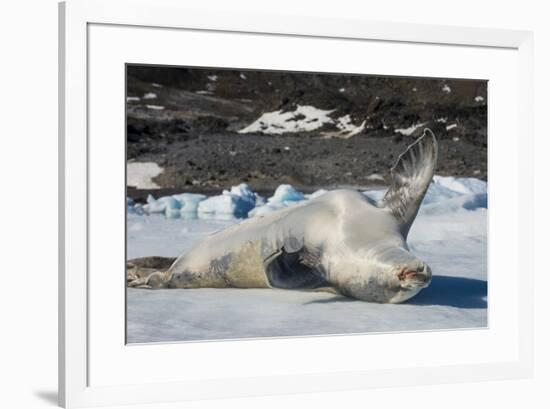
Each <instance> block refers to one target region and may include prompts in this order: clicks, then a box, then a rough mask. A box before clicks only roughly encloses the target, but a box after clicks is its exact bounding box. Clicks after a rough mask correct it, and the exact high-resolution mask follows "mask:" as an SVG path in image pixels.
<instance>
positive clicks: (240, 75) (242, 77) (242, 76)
mask: <svg viewBox="0 0 550 409" xmlns="http://www.w3.org/2000/svg"><path fill="white" fill-rule="evenodd" d="M239 77H241V79H242V80H245V79H246V75H244V74H243V73H242V72H241V73H240V74H239Z"/></svg>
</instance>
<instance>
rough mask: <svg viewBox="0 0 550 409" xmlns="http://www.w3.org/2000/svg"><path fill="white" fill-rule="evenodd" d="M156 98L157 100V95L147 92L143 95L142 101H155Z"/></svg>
mask: <svg viewBox="0 0 550 409" xmlns="http://www.w3.org/2000/svg"><path fill="white" fill-rule="evenodd" d="M156 98H157V94H155V93H154V92H148V93H146V94H145V95H143V99H156Z"/></svg>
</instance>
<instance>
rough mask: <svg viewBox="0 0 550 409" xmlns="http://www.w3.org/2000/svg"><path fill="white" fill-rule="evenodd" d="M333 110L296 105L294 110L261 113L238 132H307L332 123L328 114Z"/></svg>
mask: <svg viewBox="0 0 550 409" xmlns="http://www.w3.org/2000/svg"><path fill="white" fill-rule="evenodd" d="M333 111H334V110H323V109H318V108H315V107H314V106H310V105H296V110H294V111H283V110H279V111H273V112H266V113H264V114H262V116H260V117H259V118H258V119H257V120H256V121H254V122H253V123H251V124H250V125H248V126H247V127H246V128H243V129H241V130H240V131H239V133H251V132H261V133H265V134H274V135H280V134H283V133H287V132H309V131H314V130H316V129H319V128H321V127H322V126H323V125H325V124H330V123H333V120H332V118H331V117H330V116H329V114H330V113H331V112H333Z"/></svg>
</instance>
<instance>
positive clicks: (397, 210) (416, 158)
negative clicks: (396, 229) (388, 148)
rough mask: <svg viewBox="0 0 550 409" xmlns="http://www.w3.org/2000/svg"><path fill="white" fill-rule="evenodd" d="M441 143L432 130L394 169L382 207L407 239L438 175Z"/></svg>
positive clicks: (403, 156) (410, 148)
mask: <svg viewBox="0 0 550 409" xmlns="http://www.w3.org/2000/svg"><path fill="white" fill-rule="evenodd" d="M436 163H437V140H436V138H435V135H434V134H433V132H432V131H430V130H429V129H425V130H424V134H423V135H422V136H421V137H420V138H418V139H417V140H416V142H414V143H413V144H412V145H410V146H409V147H408V148H407V150H406V151H405V152H404V153H402V154H401V155H400V156H399V158H398V159H397V162H396V163H395V165H394V166H393V168H391V185H390V188H389V189H388V191H387V192H386V195H385V196H384V198H383V199H382V200H381V201H380V203H379V206H380V207H386V208H388V209H389V210H390V211H391V212H392V213H393V215H394V216H395V218H396V219H397V220H398V221H399V224H400V228H401V233H402V234H403V236H404V237H407V234H408V233H409V229H410V228H411V225H412V223H413V221H414V218H415V217H416V214H417V213H418V209H419V208H420V204H421V203H422V199H423V198H424V195H425V194H426V191H427V190H428V186H429V185H430V182H431V180H432V178H433V175H434V172H435V165H436Z"/></svg>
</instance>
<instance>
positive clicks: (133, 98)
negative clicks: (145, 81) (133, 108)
mask: <svg viewBox="0 0 550 409" xmlns="http://www.w3.org/2000/svg"><path fill="white" fill-rule="evenodd" d="M139 100H140V98H139V97H126V102H137V101H139Z"/></svg>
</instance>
